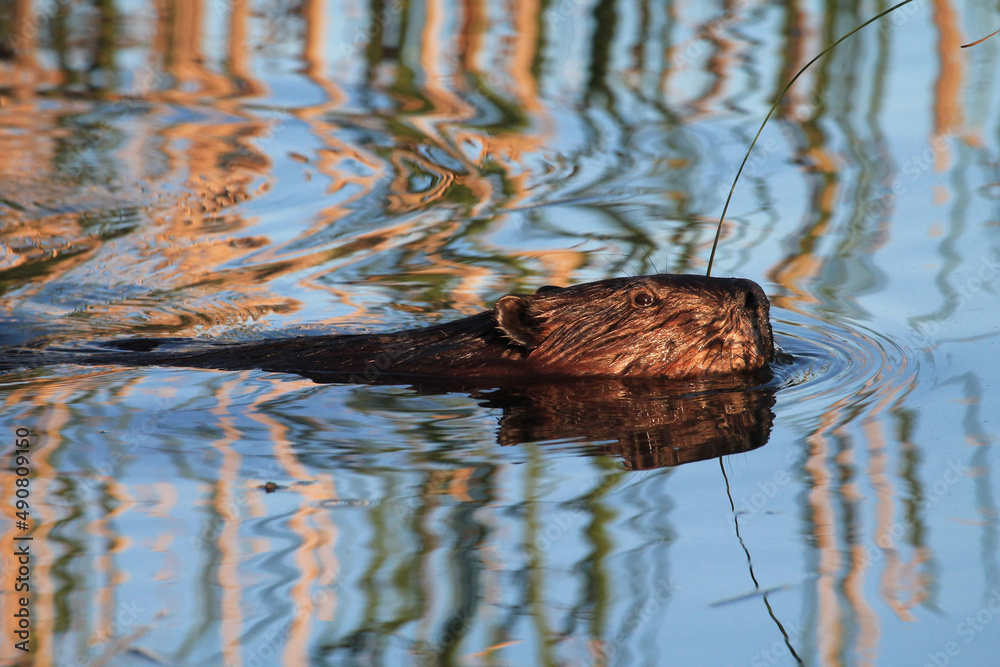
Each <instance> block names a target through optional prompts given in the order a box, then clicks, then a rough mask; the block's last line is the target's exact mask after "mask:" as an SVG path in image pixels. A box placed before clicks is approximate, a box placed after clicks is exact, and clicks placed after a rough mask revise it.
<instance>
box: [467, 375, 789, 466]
mask: <svg viewBox="0 0 1000 667" xmlns="http://www.w3.org/2000/svg"><path fill="white" fill-rule="evenodd" d="M706 389H707V387H705V386H704V385H702V386H699V385H695V384H689V385H686V386H677V385H676V384H674V385H669V384H663V383H657V382H654V381H648V380H631V381H627V380H615V379H610V380H591V381H589V382H584V381H573V382H570V383H545V384H538V385H533V386H527V387H518V388H503V389H496V390H493V391H489V392H482V393H480V394H478V395H477V396H476V397H477V398H480V399H482V400H483V401H484V402H483V405H485V406H487V407H495V408H501V409H502V410H503V414H502V416H501V417H500V429H499V432H498V435H497V440H498V442H499V443H500V444H501V445H514V444H520V443H525V442H538V441H545V440H556V439H563V438H585V439H586V440H588V441H602V440H609V441H613V442H611V443H609V444H605V445H600V446H598V448H597V453H601V454H613V455H616V456H620V457H622V459H623V460H624V462H625V467H626V468H628V469H630V470H645V469H649V468H660V467H663V466H675V465H680V464H682V463H690V462H693V461H702V460H705V459H711V458H716V457H719V456H725V455H727V454H737V453H740V452H749V451H751V450H753V449H756V448H758V447H761V446H763V445H764V444H766V443H767V439H768V437H769V436H770V434H771V422H772V420H773V418H774V414H773V413H772V412H771V407H772V406H773V405H774V390H773V389H772V388H766V387H758V388H752V389H751V388H747V389H738V388H732V387H730V388H728V389H725V390H721V389H716V390H709V391H706Z"/></svg>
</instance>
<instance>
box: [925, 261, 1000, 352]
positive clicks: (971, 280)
mask: <svg viewBox="0 0 1000 667" xmlns="http://www.w3.org/2000/svg"><path fill="white" fill-rule="evenodd" d="M998 280H1000V252H998V251H996V250H994V251H992V252H990V254H989V256H988V257H983V258H982V259H981V260H980V261H979V266H978V267H977V269H976V272H975V275H972V276H970V277H968V278H966V279H965V280H964V281H961V282H960V283H959V284H958V285H956V286H955V288H954V289H955V291H954V292H952V293H951V294H949V295H948V297H947V298H946V300H945V303H946V305H947V306H948V309H947V312H944V313H939V314H937V315H934V316H933V317H931V318H930V319H926V320H923V321H919V322H917V323H916V324H914V327H913V328H914V329H915V331H916V337H917V339H919V340H921V341H923V343H924V344H926V345H930V344H931V343H932V341H933V340H934V337H935V336H937V334H938V332H939V331H940V330H941V322H942V321H943V320H945V319H947V318H948V317H949V316H950V314H952V313H954V312H955V311H957V310H960V309H961V308H962V307H963V306H965V305H966V304H968V303H969V302H970V301H972V300H973V299H974V298H976V297H977V296H978V295H979V294H981V293H983V292H985V291H992V290H993V289H994V287H995V286H996V283H997V281H998ZM912 321H913V320H911V322H912Z"/></svg>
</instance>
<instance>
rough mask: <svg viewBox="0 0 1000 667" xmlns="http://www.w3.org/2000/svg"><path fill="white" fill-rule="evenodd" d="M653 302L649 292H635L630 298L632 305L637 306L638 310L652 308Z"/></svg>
mask: <svg viewBox="0 0 1000 667" xmlns="http://www.w3.org/2000/svg"><path fill="white" fill-rule="evenodd" d="M653 301H655V299H654V298H653V295H652V294H650V293H649V292H636V293H635V294H634V295H633V296H632V303H634V304H635V305H637V306H639V307H640V308H645V307H646V306H652V305H653Z"/></svg>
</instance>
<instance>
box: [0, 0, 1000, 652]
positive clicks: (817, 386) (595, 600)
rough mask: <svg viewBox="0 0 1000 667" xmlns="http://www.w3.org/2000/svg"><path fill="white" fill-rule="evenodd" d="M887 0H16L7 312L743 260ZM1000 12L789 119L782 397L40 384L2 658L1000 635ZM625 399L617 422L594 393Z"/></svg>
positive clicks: (914, 647)
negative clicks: (17, 634) (23, 602)
mask: <svg viewBox="0 0 1000 667" xmlns="http://www.w3.org/2000/svg"><path fill="white" fill-rule="evenodd" d="M881 7H882V5H879V6H878V7H867V6H865V7H858V6H854V5H850V6H844V7H840V6H836V7H835V6H833V5H828V4H819V3H806V4H796V3H784V4H780V3H779V4H775V3H770V4H768V3H756V2H746V3H742V2H738V3H723V4H721V5H720V4H713V3H709V4H699V3H687V4H675V3H670V2H666V3H653V2H643V1H638V2H627V1H625V0H619V1H615V0H598V1H597V2H583V1H578V0H554V1H552V2H542V3H536V2H517V3H498V2H485V1H482V0H467V1H465V2H454V3H451V2H439V1H436V0H431V1H429V2H378V1H373V2H371V3H343V4H341V3H338V2H334V1H332V0H331V1H329V2H327V1H324V0H305V1H304V2H302V3H289V2H284V1H282V0H277V1H272V2H255V1H252V0H232V1H231V2H230V1H224V0H219V1H211V0H167V1H166V2H161V3H150V4H146V3H141V2H137V1H132V0H117V1H116V0H101V1H100V2H95V3H90V4H79V3H73V2H49V1H46V0H14V1H13V3H8V4H7V5H5V6H3V7H0V101H2V105H0V156H2V157H0V343H3V344H22V343H27V342H30V341H36V340H39V339H48V340H49V341H50V342H53V343H56V344H75V343H80V342H83V341H89V340H94V339H97V338H112V337H119V336H135V335H155V336H167V335H170V336H174V335H179V336H195V335H200V336H210V337H217V338H221V339H227V340H250V339H256V338H261V337H269V336H286V335H295V334H302V333H320V332H330V331H374V330H389V329H393V328H403V327H408V326H417V325H423V324H428V323H433V322H439V321H446V320H449V319H453V318H457V317H460V316H463V315H467V314H471V313H474V312H477V311H479V310H482V309H483V308H487V307H489V306H490V305H492V303H493V302H494V301H495V300H496V299H497V298H499V297H500V296H501V295H503V294H506V293H510V292H515V291H530V290H534V289H536V288H537V287H539V286H541V285H546V284H556V285H565V284H572V283H577V282H584V281H589V280H597V279H602V278H606V277H612V276H620V275H625V274H630V275H637V274H642V273H651V272H691V273H703V272H704V271H705V267H706V264H707V260H708V255H709V251H710V244H711V240H712V237H713V235H714V232H715V227H714V225H715V220H716V219H717V216H718V215H719V213H720V211H721V208H722V203H723V201H724V197H725V194H726V192H727V191H728V189H729V185H730V183H731V179H732V177H733V175H734V173H735V170H736V167H737V166H738V164H739V160H740V159H741V158H742V153H743V151H744V150H745V149H746V146H747V144H748V142H749V140H750V138H751V137H752V136H753V133H754V132H755V131H756V127H757V125H758V124H759V122H760V120H761V119H762V118H763V117H764V115H765V114H766V112H767V108H768V106H769V105H770V103H771V102H772V101H773V99H774V96H775V95H776V94H777V92H778V91H780V90H781V88H782V87H783V85H784V83H785V82H786V81H787V80H788V79H789V78H790V77H791V76H792V75H793V74H794V72H795V71H796V70H797V69H798V68H799V67H800V66H801V65H802V64H804V63H805V62H806V61H807V60H808V59H809V58H810V57H811V56H812V55H813V54H814V53H816V52H818V51H819V50H820V49H822V48H823V47H824V46H825V45H826V44H827V43H829V42H830V41H832V40H833V39H835V38H836V37H837V36H839V35H840V34H842V33H844V32H846V31H847V30H850V29H851V28H853V27H854V26H855V25H857V24H858V23H860V22H862V21H863V20H865V19H866V18H867V17H868V16H869V15H870V14H871V13H872V12H874V11H878V9H879V8H881ZM996 24H997V14H996V12H995V10H992V9H988V8H987V7H986V6H985V5H982V4H980V3H972V2H970V3H965V4H959V3H957V2H949V1H947V0H942V1H940V2H934V3H930V2H924V1H923V0H918V1H917V2H915V3H912V4H911V5H910V6H908V7H907V8H906V9H905V10H902V11H901V12H900V13H899V14H897V15H896V16H895V17H894V18H893V19H891V20H890V21H888V22H886V23H883V24H882V25H881V26H879V27H872V28H869V29H867V30H866V31H865V32H863V33H861V34H859V35H858V36H856V37H855V38H853V40H852V42H850V44H849V45H845V46H846V48H841V49H840V50H838V51H837V52H836V53H835V54H834V55H833V56H832V57H830V58H828V59H826V60H824V61H821V62H820V63H818V64H817V65H816V66H815V67H814V68H813V69H812V70H810V72H809V73H808V74H807V75H805V76H804V77H803V78H802V79H801V80H800V81H799V82H798V83H797V84H796V87H795V88H794V89H793V90H792V92H791V93H790V95H789V96H788V97H787V98H785V101H784V102H783V103H782V105H781V106H780V107H779V108H778V111H777V112H776V114H775V117H774V118H773V120H772V121H771V123H770V125H769V126H768V129H767V130H766V131H765V133H764V134H763V136H762V137H761V141H760V143H759V145H758V147H757V149H756V150H755V153H754V155H753V157H752V158H751V161H750V162H749V164H748V167H747V170H746V171H745V173H744V177H743V180H742V182H741V184H740V187H739V188H738V190H737V195H736V198H735V199H734V203H733V205H732V207H731V209H730V214H729V217H728V219H727V221H726V224H725V226H724V229H723V236H722V243H721V246H720V250H719V255H718V256H717V258H716V265H715V269H714V274H715V275H732V276H742V277H746V278H750V279H753V280H756V281H758V282H759V283H761V285H763V286H764V288H765V291H766V292H767V293H768V295H769V296H770V298H771V301H772V306H773V308H772V315H773V318H774V327H775V331H776V338H777V341H778V343H779V344H780V346H781V347H782V348H783V349H784V350H785V351H786V352H788V353H790V354H791V355H792V356H793V358H794V362H793V363H792V364H790V365H784V366H781V367H780V368H778V369H777V376H776V378H775V380H774V381H773V382H772V383H771V384H770V385H769V386H768V387H767V388H765V389H764V390H758V393H756V394H755V393H753V392H736V393H734V394H731V395H729V396H728V397H725V396H724V397H722V398H719V397H715V398H712V399H710V400H709V399H704V400H702V399H686V400H687V402H684V401H680V402H678V400H679V399H676V398H670V397H665V396H662V395H659V394H657V393H656V392H655V391H653V390H650V391H648V392H645V393H642V392H633V393H631V394H629V392H628V391H626V390H622V389H621V388H620V387H603V388H598V389H593V388H591V389H580V390H576V391H575V393H565V392H564V393H561V394H560V393H559V391H555V390H553V393H552V394H547V395H546V396H544V397H542V398H543V399H544V400H542V398H539V397H538V396H534V397H527V398H526V397H524V396H516V397H514V399H516V400H514V399H511V397H504V396H497V395H495V394H489V392H470V391H423V392H422V391H418V390H415V389H413V388H411V387H406V386H362V385H344V384H317V383H315V382H312V381H311V380H308V379H306V378H301V377H296V376H292V375H281V374H272V373H261V372H219V371H206V370H187V369H174V368H143V369H135V368H84V367H77V366H68V365H67V366H54V367H47V368H42V369H34V370H23V371H18V372H13V373H8V374H4V375H2V376H0V401H2V402H3V410H2V412H0V423H2V428H3V432H4V433H5V434H6V435H5V436H4V437H5V440H4V442H5V443H7V444H6V445H5V448H4V452H3V455H4V457H5V461H4V465H3V468H4V472H3V473H0V496H2V499H3V503H4V507H5V509H4V511H3V522H0V547H2V548H0V553H3V556H2V557H0V574H2V579H3V586H2V589H0V599H2V605H3V609H4V613H3V615H2V617H0V630H2V632H0V636H2V637H3V638H4V639H3V641H2V643H0V661H2V662H3V664H12V665H15V664H17V665H19V664H57V665H104V664H114V665H149V664H166V665H202V664H225V665H248V666H254V665H270V664H288V665H300V664H331V665H333V664H336V665H341V664H385V665H424V664H428V665H429V664H461V665H480V664H483V665H488V664H495V665H504V664H573V665H590V664H621V665H638V664H650V665H669V664H679V665H736V664H749V665H753V666H754V667H757V666H762V665H787V664H791V665H794V664H800V663H801V664H823V665H827V664H830V665H836V664H878V665H925V664H930V665H936V666H937V667H942V666H943V665H958V664H962V665H981V664H993V663H994V662H995V660H996V655H998V652H1000V553H998V544H1000V542H998V530H997V519H998V516H997V491H996V486H997V483H998V481H1000V478H998V473H997V471H996V469H995V468H994V465H995V464H996V456H997V455H996V451H995V450H994V449H993V447H995V446H996V434H997V421H996V415H997V414H1000V398H998V392H997V379H996V378H997V375H996V374H997V369H998V368H1000V346H998V337H997V333H998V323H1000V322H998V316H997V312H1000V296H998V285H1000V227H998V220H1000V217H998V205H997V202H998V199H1000V167H998V164H1000V163H998V160H1000V157H998V153H1000V135H998V129H1000V108H998V107H1000V96H998V92H997V77H996V72H997V65H998V63H997V57H998V49H1000V38H994V39H992V40H987V41H986V42H984V43H982V44H980V45H978V46H976V47H974V48H970V49H959V46H960V45H961V44H963V43H966V42H971V41H973V40H974V39H978V38H979V37H982V36H984V35H985V34H987V33H988V32H991V31H992V30H994V29H996V27H998V26H997V25H996ZM587 391H594V392H597V393H598V394H599V395H600V396H601V397H603V398H602V400H604V403H603V404H602V405H603V407H602V409H606V410H608V411H609V412H608V413H602V412H600V411H595V410H594V409H591V408H590V407H588V406H593V405H594V404H593V403H592V402H590V403H586V402H585V403H584V407H583V408H579V406H577V408H579V409H577V412H575V413H573V410H574V409H575V408H574V400H575V399H574V397H579V396H580V392H584V393H586V392H587ZM623 391H624V393H623ZM623 397H624V398H623ZM512 400H514V402H513V403H512V402H511V401H512ZM635 401H640V402H641V405H643V406H644V408H643V410H631V409H625V408H631V407H634V406H636V405H637V403H635ZM699 401H701V402H699ZM712 401H714V403H713V402H712ZM539 405H546V406H550V407H551V406H555V407H552V409H551V411H550V413H546V414H549V415H550V416H551V415H555V416H554V417H553V418H552V420H551V423H552V424H554V425H555V426H553V427H552V428H548V429H539V428H537V425H538V423H539V422H540V420H541V421H542V422H544V419H545V415H544V414H542V415H540V413H539V412H538V411H537V406H539ZM525 406H527V407H525ZM727 406H728V410H727ZM748 406H749V407H748ZM567 410H568V411H569V412H568V413H567ZM671 411H672V412H671ZM588 413H589V415H590V418H591V419H593V418H594V416H595V414H597V415H603V414H614V415H618V416H619V417H621V418H622V419H634V418H636V415H640V414H641V415H645V416H646V417H648V418H649V421H647V422H646V423H643V424H639V425H638V426H637V427H636V428H634V429H633V430H632V431H631V432H630V433H631V436H630V437H629V438H624V439H622V441H618V440H617V439H616V438H615V437H608V434H607V433H606V432H604V431H603V430H601V429H600V428H598V427H597V426H595V425H594V424H597V421H591V422H587V421H586V420H585V419H584V421H583V422H581V423H582V424H583V427H581V428H571V422H572V419H570V418H569V417H567V414H570V415H574V414H575V415H576V417H573V419H575V418H577V417H580V418H581V419H582V418H583V417H582V416H585V415H587V414H588ZM733 414H752V415H755V418H754V419H753V420H751V421H750V422H748V423H744V424H742V426H741V428H742V430H740V429H736V428H729V426H728V424H729V422H726V421H725V419H724V417H720V415H723V416H724V415H733ZM624 415H631V416H629V417H625V416H624ZM678 415H683V416H682V417H679V416H678ZM670 420H674V421H670ZM671 423H672V424H674V426H673V427H670V426H666V427H665V426H664V424H671ZM564 425H565V427H564ZM699 427H703V428H709V429H711V428H714V427H717V428H716V431H713V432H711V433H709V434H708V435H706V434H705V432H704V431H702V430H699ZM17 428H27V429H29V430H30V432H31V437H30V441H31V451H32V453H31V463H30V475H31V477H30V479H31V486H30V489H31V496H30V499H31V515H30V532H28V533H26V532H24V531H22V530H21V529H19V528H18V526H17V523H16V517H15V514H14V508H13V506H12V505H11V503H12V502H13V500H14V498H15V490H16V486H15V484H16V479H17V475H16V474H15V473H14V472H12V471H11V470H10V469H9V468H10V467H11V466H10V465H8V463H13V461H12V458H11V454H10V452H11V447H12V441H13V439H14V434H15V432H16V429H17ZM726 429H729V430H726ZM720 431H721V432H723V434H722V436H720V435H719V432H720ZM748 432H749V433H752V434H753V437H747V438H744V439H740V438H738V437H736V435H735V434H738V433H748ZM699 434H700V435H699ZM646 436H649V437H648V438H646V439H643V438H644V437H646ZM761 436H763V437H761ZM692 442H696V443H697V442H700V443H702V444H703V445H704V443H706V442H708V443H710V445H704V446H701V447H692V446H691V443H692ZM24 535H30V536H31V537H32V538H33V540H32V547H31V548H32V554H33V561H32V573H31V577H32V593H33V596H32V601H31V614H32V640H31V641H32V644H31V653H30V654H27V655H25V654H23V653H21V652H20V651H18V650H16V649H15V648H14V646H13V644H14V642H13V641H12V640H11V637H12V636H13V635H12V633H13V631H14V629H15V627H14V621H13V617H12V616H11V615H10V614H8V613H7V610H8V609H14V608H15V606H16V604H17V602H16V600H15V598H14V577H15V574H14V572H15V567H16V564H15V563H14V559H13V558H12V557H11V553H12V549H11V548H10V547H11V545H13V544H15V541H14V538H15V537H18V536H24Z"/></svg>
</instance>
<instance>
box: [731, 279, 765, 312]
mask: <svg viewBox="0 0 1000 667" xmlns="http://www.w3.org/2000/svg"><path fill="white" fill-rule="evenodd" d="M734 283H735V284H734V285H733V290H732V292H731V297H730V298H731V299H732V303H733V304H734V305H741V306H743V307H744V308H745V309H746V310H747V311H749V312H751V313H757V312H759V311H760V310H761V307H762V306H763V305H764V304H766V303H767V297H766V296H764V292H763V291H762V290H761V289H760V287H759V286H758V285H757V283H755V282H752V281H749V280H743V279H736V280H735V281H734Z"/></svg>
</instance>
